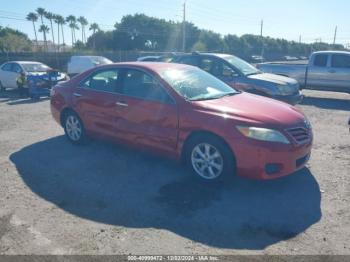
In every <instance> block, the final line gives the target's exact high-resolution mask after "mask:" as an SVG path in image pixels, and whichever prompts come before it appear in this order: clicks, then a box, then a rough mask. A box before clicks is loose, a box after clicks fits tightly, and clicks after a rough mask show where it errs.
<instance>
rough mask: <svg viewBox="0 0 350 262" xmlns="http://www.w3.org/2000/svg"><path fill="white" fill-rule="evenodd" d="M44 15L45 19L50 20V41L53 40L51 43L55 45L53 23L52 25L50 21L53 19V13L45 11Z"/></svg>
mask: <svg viewBox="0 0 350 262" xmlns="http://www.w3.org/2000/svg"><path fill="white" fill-rule="evenodd" d="M44 16H45V18H46V19H47V20H49V21H50V25H51V35H52V42H53V44H54V45H55V32H54V30H53V25H52V21H53V19H54V18H55V15H54V14H53V13H51V12H45V14H44Z"/></svg>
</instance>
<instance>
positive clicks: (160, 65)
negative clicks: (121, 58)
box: [98, 62, 196, 72]
mask: <svg viewBox="0 0 350 262" xmlns="http://www.w3.org/2000/svg"><path fill="white" fill-rule="evenodd" d="M113 66H121V67H123V66H125V67H137V68H139V69H145V70H151V71H155V72H160V71H163V70H165V69H186V68H187V69H190V68H196V67H194V66H190V65H185V64H176V63H164V62H122V63H113V64H108V65H102V66H99V67H98V68H110V67H113Z"/></svg>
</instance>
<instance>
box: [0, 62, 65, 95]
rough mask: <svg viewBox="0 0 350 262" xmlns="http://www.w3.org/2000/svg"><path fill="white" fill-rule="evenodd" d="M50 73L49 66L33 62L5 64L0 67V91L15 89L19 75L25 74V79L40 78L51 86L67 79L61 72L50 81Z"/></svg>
mask: <svg viewBox="0 0 350 262" xmlns="http://www.w3.org/2000/svg"><path fill="white" fill-rule="evenodd" d="M52 71H53V69H52V68H50V67H49V66H47V65H45V64H43V63H39V62H34V61H11V62H6V63H4V64H2V65H1V66H0V89H1V90H2V91H5V90H6V88H17V83H16V79H17V78H18V77H19V75H20V74H21V73H25V74H26V77H27V78H32V77H40V78H41V79H43V81H44V80H45V81H50V82H52V83H53V84H56V83H57V82H60V81H65V80H67V79H68V76H67V75H66V74H64V73H61V72H56V73H55V79H51V77H50V73H49V72H52ZM26 87H27V88H28V86H26Z"/></svg>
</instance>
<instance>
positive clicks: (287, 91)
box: [276, 85, 299, 96]
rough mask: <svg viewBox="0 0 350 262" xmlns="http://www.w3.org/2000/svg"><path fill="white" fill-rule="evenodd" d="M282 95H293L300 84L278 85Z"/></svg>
mask: <svg viewBox="0 0 350 262" xmlns="http://www.w3.org/2000/svg"><path fill="white" fill-rule="evenodd" d="M276 88H277V90H278V92H279V94H280V95H285V96H286V95H292V94H294V93H295V91H296V90H298V89H299V87H298V85H276Z"/></svg>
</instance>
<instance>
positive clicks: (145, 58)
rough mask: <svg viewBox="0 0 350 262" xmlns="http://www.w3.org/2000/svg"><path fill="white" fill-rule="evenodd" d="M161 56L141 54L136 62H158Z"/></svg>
mask: <svg viewBox="0 0 350 262" xmlns="http://www.w3.org/2000/svg"><path fill="white" fill-rule="evenodd" d="M160 58H161V56H141V57H139V58H137V61H138V62H158V61H159V59H160Z"/></svg>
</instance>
